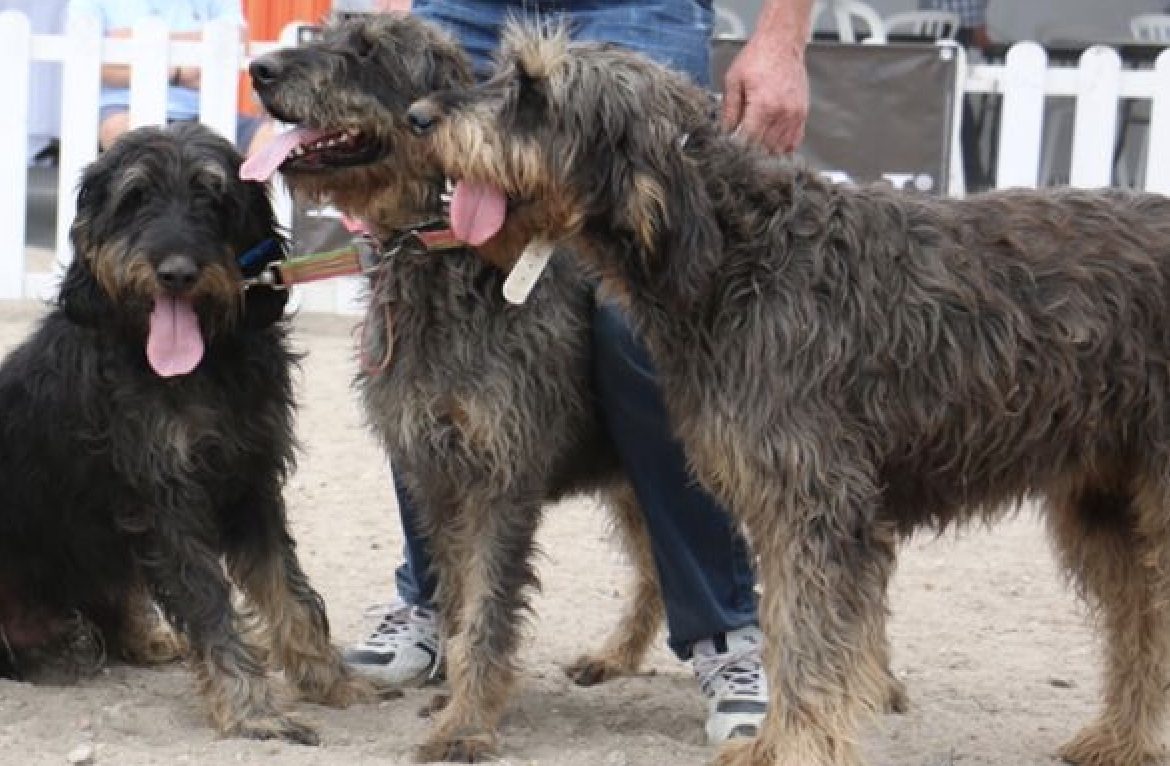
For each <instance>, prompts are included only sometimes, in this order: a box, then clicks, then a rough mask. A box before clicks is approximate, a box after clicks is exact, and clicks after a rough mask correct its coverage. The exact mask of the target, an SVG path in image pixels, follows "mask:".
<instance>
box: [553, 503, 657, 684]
mask: <svg viewBox="0 0 1170 766" xmlns="http://www.w3.org/2000/svg"><path fill="white" fill-rule="evenodd" d="M603 500H604V501H606V505H607V510H608V511H609V514H610V518H611V519H612V522H613V525H614V532H615V534H616V535H617V537H618V538H619V540H620V542H621V544H622V546H623V548H624V549H625V552H626V555H627V557H628V558H629V561H630V565H631V566H632V567H633V580H634V583H633V595H632V596H631V597H630V598H629V599H628V600H627V601H626V610H625V613H624V614H623V615H622V618H621V620H620V621H619V622H618V624H617V627H616V628H614V630H613V632H612V633H611V634H610V636H609V638H608V639H607V640H606V642H605V644H604V645H603V646H602V648H601V649H600V650H599V651H598V652H596V653H594V654H586V655H584V656H582V657H579V658H578V659H577V660H576V661H574V662H573V663H572V664H571V665H569V666H568V667H567V668H565V673H566V674H567V675H568V676H569V678H571V679H573V682H574V683H576V684H578V685H579V686H593V685H594V684H600V683H604V682H605V681H609V680H612V679H614V678H618V677H620V676H626V675H630V674H632V673H636V672H637V671H638V668H639V667H640V666H641V664H642V660H643V659H644V658H645V657H646V652H647V651H648V650H649V649H650V645H651V644H652V643H653V642H654V639H655V638H656V637H657V636H658V633H659V631H660V630H661V628H662V621H663V606H662V593H661V590H660V588H659V586H658V572H657V571H656V570H655V568H654V557H653V554H652V553H651V550H650V535H649V532H648V530H647V528H646V519H645V517H644V516H643V515H642V508H641V506H639V505H638V501H637V498H636V497H635V496H634V490H633V487H631V486H630V485H629V484H625V483H623V484H622V485H621V486H620V487H618V488H616V489H614V490H612V491H610V492H607V493H605V496H604V497H603Z"/></svg>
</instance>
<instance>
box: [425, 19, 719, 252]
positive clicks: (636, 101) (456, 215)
mask: <svg viewBox="0 0 1170 766" xmlns="http://www.w3.org/2000/svg"><path fill="white" fill-rule="evenodd" d="M711 103H712V102H711V100H710V97H709V96H708V95H707V94H706V93H705V92H704V91H703V90H701V89H700V88H698V87H697V86H695V85H694V84H693V83H691V82H690V81H689V80H688V79H687V78H686V77H684V76H683V75H680V74H677V73H675V72H672V71H670V70H668V69H666V68H664V67H662V66H660V65H658V64H656V63H654V62H652V61H650V60H649V59H647V58H645V57H643V56H641V55H639V54H636V53H633V52H630V51H628V50H625V49H622V48H619V47H617V46H613V45H605V44H597V43H570V41H569V37H568V34H567V32H566V30H565V29H564V28H563V27H547V26H545V27H533V26H530V25H529V26H525V25H522V24H512V25H510V26H509V27H508V29H507V30H506V31H505V34H504V43H503V45H502V47H501V53H500V56H499V58H498V60H497V66H496V72H495V74H494V76H493V77H491V78H490V79H489V80H487V81H485V82H484V83H482V84H480V85H477V86H473V87H462V88H454V89H448V90H443V91H438V92H436V93H433V94H431V95H430V96H428V97H427V98H425V99H422V100H421V101H419V102H416V103H415V104H414V105H412V107H411V108H410V110H409V113H408V116H409V119H410V121H411V125H412V128H413V129H414V130H415V131H416V132H417V133H419V134H420V135H429V136H430V137H431V140H432V153H433V154H434V156H435V157H436V158H437V159H438V161H439V162H440V163H441V164H442V165H443V167H444V170H445V171H446V173H447V175H448V176H450V177H451V178H452V179H454V180H455V181H456V182H457V184H456V188H455V191H454V194H453V197H452V200H451V219H452V220H451V226H452V229H453V230H454V231H455V233H456V234H457V235H458V236H460V237H461V238H462V239H464V240H465V241H467V242H469V243H471V244H472V245H478V244H481V243H483V242H486V241H488V240H491V239H493V238H495V237H498V236H506V235H508V234H509V233H511V234H512V235H513V236H517V238H519V239H521V240H525V239H531V238H532V237H534V236H541V237H544V238H547V239H551V240H554V241H555V240H560V239H564V238H569V237H573V236H575V235H577V234H578V233H580V232H581V231H582V230H583V229H584V228H585V227H587V226H589V225H590V223H591V222H593V223H595V224H596V225H597V227H598V228H611V227H615V226H616V227H619V228H624V229H629V230H631V231H632V232H633V233H634V234H635V235H636V236H637V239H638V240H639V241H640V242H641V243H642V244H644V245H646V246H650V245H652V244H653V243H654V242H656V241H657V239H658V237H659V236H660V234H661V232H662V231H663V230H664V229H665V227H667V226H668V225H669V222H668V220H667V212H668V205H667V200H668V198H669V196H670V195H671V194H673V193H675V192H678V191H680V190H678V189H672V188H669V185H668V184H669V183H670V182H671V180H677V179H679V178H680V177H682V175H683V174H682V173H681V172H680V171H681V170H682V167H681V165H682V164H683V163H684V162H685V161H686V160H685V158H684V152H683V148H682V147H683V145H684V144H685V143H686V142H687V141H688V140H689V139H690V137H691V136H692V135H697V134H699V133H703V134H704V135H707V134H709V133H710V132H711V131H713V130H714V123H713V121H712V119H711V114H712V113H711ZM517 229H526V231H524V232H523V233H522V234H517V233H516V230H517Z"/></svg>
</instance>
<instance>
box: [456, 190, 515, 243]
mask: <svg viewBox="0 0 1170 766" xmlns="http://www.w3.org/2000/svg"><path fill="white" fill-rule="evenodd" d="M507 208H508V201H507V200H506V199H505V198H504V193H503V192H502V191H500V190H499V189H497V188H495V187H494V186H488V185H487V184H476V183H469V182H467V181H460V182H458V183H457V184H455V190H454V191H453V192H451V232H452V233H453V234H454V235H455V236H456V237H458V238H459V239H461V240H463V241H464V242H466V243H467V244H469V245H472V246H478V245H482V244H483V243H484V242H487V241H488V240H489V239H491V238H492V237H494V236H495V235H496V233H497V232H498V231H499V230H500V229H501V228H503V226H504V216H505V214H506V213H507Z"/></svg>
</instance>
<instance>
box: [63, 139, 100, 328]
mask: <svg viewBox="0 0 1170 766" xmlns="http://www.w3.org/2000/svg"><path fill="white" fill-rule="evenodd" d="M109 173H110V169H109V162H102V161H101V159H99V160H98V161H95V162H93V163H91V164H90V166H89V167H88V168H86V170H85V174H84V175H83V176H82V179H81V183H80V184H79V186H78V190H77V213H76V215H75V216H74V218H73V224H72V226H70V227H69V241H70V242H71V243H72V245H73V260H72V262H71V263H70V264H69V268H68V269H67V270H66V272H65V277H64V278H63V279H62V280H61V288H60V290H59V291H58V293H57V305H58V306H60V307H61V309H62V310H64V312H65V315H66V316H67V317H69V318H70V319H71V320H72V321H74V322H77V323H78V324H85V325H93V324H97V323H98V321H99V320H100V318H101V317H103V316H108V315H109V310H110V299H109V297H108V296H107V295H106V294H105V292H104V291H103V290H102V288H101V285H99V284H98V281H97V278H96V277H95V276H94V273H93V270H92V269H91V268H90V267H89V264H88V263H87V262H86V259H85V254H86V253H88V252H89V251H90V249H91V247H92V246H93V233H92V229H93V226H94V216H95V215H96V213H97V211H98V210H100V209H101V208H102V206H103V205H104V204H105V202H106V199H105V198H106V188H107V186H108V177H109Z"/></svg>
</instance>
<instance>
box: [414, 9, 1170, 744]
mask: <svg viewBox="0 0 1170 766" xmlns="http://www.w3.org/2000/svg"><path fill="white" fill-rule="evenodd" d="M707 105H708V101H707V97H706V94H704V93H703V92H701V91H699V90H698V89H697V88H695V87H693V86H692V85H691V84H690V83H688V82H686V81H685V80H684V79H683V78H681V77H679V76H677V75H675V74H672V73H670V72H669V71H667V70H666V69H663V68H662V67H659V66H657V65H655V64H654V63H652V62H650V61H648V60H646V59H644V58H642V57H640V56H637V55H634V54H630V53H628V52H624V51H622V50H620V49H617V48H613V47H606V46H598V45H579V46H573V45H570V44H569V43H568V42H567V37H566V35H565V34H564V33H563V31H552V32H540V31H533V30H525V29H522V28H519V27H516V28H513V29H511V30H510V32H509V34H508V43H507V44H506V46H505V52H504V55H503V56H502V60H501V64H500V66H499V70H498V73H497V75H496V76H495V77H494V78H493V79H492V80H491V81H490V82H488V83H486V84H484V85H483V86H482V87H479V88H474V89H466V88H463V89H456V90H453V91H449V92H444V93H439V94H435V95H433V96H432V97H431V98H429V99H427V100H425V101H423V102H421V103H418V104H415V106H414V107H412V108H411V110H410V115H411V119H412V123H413V124H414V126H415V127H416V129H417V130H418V131H419V132H420V133H425V132H428V131H433V139H434V146H435V148H436V151H437V154H438V156H439V157H440V158H441V160H442V161H443V163H444V165H445V167H446V168H447V170H448V173H449V175H450V176H451V177H452V178H455V179H458V180H459V181H460V186H459V187H458V188H456V190H455V195H456V198H458V197H459V195H461V194H472V195H475V196H477V197H478V198H480V199H478V200H474V201H478V202H485V203H486V202H488V201H489V200H488V198H489V197H491V196H493V195H494V196H497V197H499V196H505V195H506V197H507V205H508V209H509V210H510V211H514V212H516V213H522V215H515V216H509V217H508V218H507V219H506V220H505V221H504V222H503V224H502V225H503V226H504V228H505V229H506V230H508V231H509V236H510V237H512V238H515V239H518V240H525V239H530V238H544V239H547V240H549V241H553V242H560V241H570V242H571V243H572V244H573V245H575V246H577V251H578V252H580V254H581V256H582V259H583V260H584V261H585V262H587V263H589V264H590V265H592V266H593V267H594V268H596V269H597V270H598V271H599V272H600V274H601V276H602V278H603V279H604V280H606V281H608V282H609V283H610V284H611V285H612V286H613V288H614V290H615V292H617V293H618V294H620V295H623V296H624V297H625V299H626V301H627V303H628V305H629V308H630V311H631V313H632V315H633V316H634V317H635V321H636V325H637V326H638V327H639V329H640V330H641V331H642V333H643V334H644V337H645V338H646V339H647V342H648V344H649V346H650V349H651V351H652V354H653V356H654V357H655V362H656V365H657V368H658V370H659V372H660V374H661V379H662V384H663V388H664V390H665V394H666V400H667V404H668V407H669V409H670V413H671V417H672V419H673V422H674V426H675V428H676V431H677V433H678V435H679V436H680V437H681V439H682V440H683V443H684V445H685V448H686V450H687V452H688V455H689V457H690V458H691V460H692V461H693V465H694V467H695V469H696V471H697V474H698V476H699V477H700V479H701V480H702V481H703V482H704V484H705V485H706V486H707V487H708V488H709V489H710V490H712V491H713V492H714V493H715V494H716V495H717V496H718V497H719V498H720V499H722V500H723V501H724V502H725V503H726V504H727V505H728V506H729V507H730V508H731V509H732V510H733V512H734V513H735V514H736V515H737V516H738V517H739V518H740V519H741V520H742V521H743V523H744V524H745V525H746V526H747V528H748V530H749V534H750V537H751V541H752V543H753V545H754V547H755V549H756V551H757V553H758V555H759V567H760V569H759V572H760V579H761V584H762V586H763V600H762V611H761V619H762V627H763V629H764V631H765V633H766V634H767V635H768V638H769V642H768V645H767V649H766V652H765V662H766V666H767V672H768V681H769V687H770V689H771V690H772V694H773V700H772V704H771V707H770V709H769V712H768V716H767V719H766V720H765V724H764V729H763V731H762V732H761V733H760V735H759V737H758V738H757V739H756V740H755V741H740V742H733V743H730V744H728V745H727V746H726V749H725V750H724V751H723V752H722V753H721V756H720V763H722V764H725V765H729V764H736V765H737V766H748V765H749V764H750V765H751V766H764V765H765V764H767V765H768V766H777V765H778V766H852V765H853V764H857V763H858V762H859V756H858V754H857V750H856V744H855V743H856V734H857V724H858V719H859V717H860V716H861V715H862V714H864V713H866V712H869V711H872V710H873V709H875V708H876V707H877V705H878V701H879V700H880V699H881V696H882V694H883V692H884V688H885V684H884V678H885V674H884V669H883V662H884V657H885V650H884V635H885V618H886V612H887V596H886V588H887V584H888V581H889V577H890V574H891V572H892V570H893V565H894V549H895V542H896V540H897V539H898V538H899V537H900V536H904V535H907V534H909V533H910V532H912V531H913V530H915V529H918V528H923V527H926V528H931V529H942V528H944V527H947V526H948V525H952V524H962V523H964V522H969V521H972V520H992V519H995V518H998V517H1000V516H1001V515H1003V514H1004V513H1005V512H1007V511H1008V509H1010V508H1012V507H1014V506H1015V505H1016V504H1018V503H1019V502H1020V501H1022V500H1024V499H1025V498H1028V497H1036V498H1038V499H1039V500H1041V501H1042V502H1041V505H1042V508H1043V512H1044V514H1045V517H1046V518H1047V520H1048V522H1049V526H1050V529H1051V532H1052V537H1053V540H1054V542H1055V544H1056V548H1057V550H1058V552H1059V554H1060V558H1061V562H1062V563H1063V565H1064V566H1065V568H1066V570H1067V572H1068V573H1069V575H1070V576H1071V577H1072V578H1073V580H1074V581H1075V582H1076V584H1077V586H1078V588H1079V590H1080V591H1081V592H1082V593H1083V594H1084V595H1085V596H1086V597H1087V598H1088V600H1089V602H1090V603H1091V604H1092V605H1093V607H1095V609H1096V610H1097V611H1098V613H1099V615H1100V618H1101V621H1100V624H1101V626H1102V629H1103V633H1104V639H1105V643H1106V665H1105V689H1104V700H1103V703H1104V704H1103V710H1102V712H1101V715H1100V718H1099V719H1098V720H1097V721H1096V722H1094V723H1092V724H1090V725H1089V726H1087V727H1086V728H1085V729H1083V730H1082V731H1081V732H1080V733H1079V734H1078V735H1076V736H1075V737H1074V738H1073V739H1072V741H1071V742H1069V743H1068V744H1067V745H1065V747H1064V748H1063V749H1062V751H1061V755H1062V756H1063V757H1064V758H1065V759H1066V760H1067V761H1069V762H1071V763H1075V764H1080V765H1081V766H1140V764H1145V763H1148V762H1149V761H1151V760H1154V759H1156V758H1157V757H1158V754H1159V752H1160V747H1159V738H1160V734H1161V723H1162V720H1163V718H1164V712H1165V707H1166V688H1167V684H1168V683H1170V651H1168V650H1170V640H1168V639H1170V631H1168V630H1167V628H1168V627H1170V626H1168V621H1170V598H1168V596H1170V592H1168V590H1167V586H1168V583H1167V573H1168V572H1170V200H1167V199H1165V198H1163V197H1160V196H1156V195H1152V194H1140V193H1128V192H1120V191H1099V192H1086V191H1076V190H1058V191H1009V192H997V193H991V194H986V195H982V196H977V197H973V198H970V199H967V200H951V199H933V198H924V197H919V196H910V195H906V194H903V193H899V192H896V191H893V190H891V189H889V188H886V187H868V188H861V189H859V188H853V187H845V186H838V185H834V184H832V183H830V182H828V181H827V180H826V179H824V178H822V177H821V176H819V175H817V174H815V173H812V172H809V171H807V170H804V169H802V168H800V167H796V166H794V165H793V164H791V163H790V162H788V161H786V160H783V159H776V158H771V157H768V156H765V155H764V154H763V153H762V152H761V151H759V150H757V149H755V148H753V147H751V146H749V145H747V144H746V143H745V142H744V141H743V140H741V139H739V138H737V137H734V136H727V135H723V134H721V133H719V131H718V130H717V128H716V126H714V125H713V124H712V123H711V122H710V119H709V117H708V109H707ZM460 202H461V204H466V203H468V202H469V201H468V200H461V201H460ZM494 204H499V200H496V201H495V202H494ZM485 207H490V205H487V204H485Z"/></svg>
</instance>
